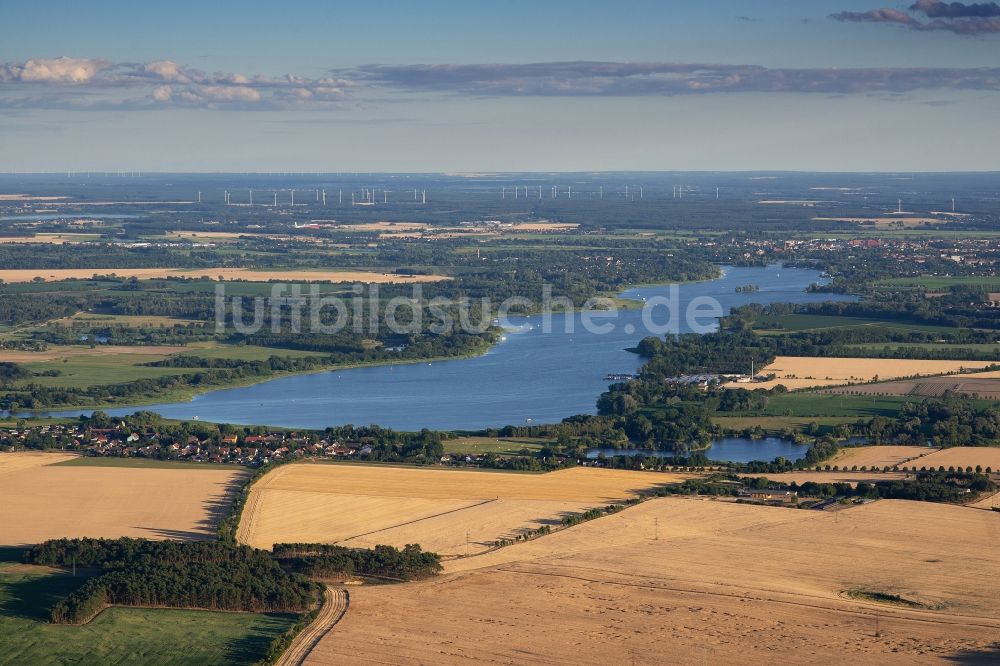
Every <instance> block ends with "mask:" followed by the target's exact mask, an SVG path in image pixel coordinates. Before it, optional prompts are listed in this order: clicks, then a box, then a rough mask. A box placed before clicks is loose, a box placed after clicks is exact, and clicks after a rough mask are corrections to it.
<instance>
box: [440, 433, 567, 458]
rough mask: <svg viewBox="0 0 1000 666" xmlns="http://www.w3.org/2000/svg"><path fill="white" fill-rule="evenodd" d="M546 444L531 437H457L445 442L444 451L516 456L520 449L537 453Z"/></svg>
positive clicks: (542, 440) (546, 442) (546, 441)
mask: <svg viewBox="0 0 1000 666" xmlns="http://www.w3.org/2000/svg"><path fill="white" fill-rule="evenodd" d="M548 443H549V441H548V440H544V439H536V438H532V437H500V438H497V437H458V438H456V439H448V440H445V441H444V450H445V451H446V452H448V453H457V454H461V455H473V454H479V455H482V454H485V453H499V454H503V455H517V454H519V453H520V452H521V449H528V450H529V451H537V450H538V449H540V448H542V447H543V446H545V445H546V444H548Z"/></svg>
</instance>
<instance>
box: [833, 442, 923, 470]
mask: <svg viewBox="0 0 1000 666" xmlns="http://www.w3.org/2000/svg"><path fill="white" fill-rule="evenodd" d="M936 450H937V449H932V448H928V447H926V446H852V447H850V448H843V449H841V450H840V451H839V452H838V453H837V455H835V456H834V457H833V458H831V459H830V460H827V461H824V462H823V464H824V465H827V464H829V465H840V466H841V467H843V466H844V465H857V466H858V467H861V466H865V467H878V468H882V467H886V466H889V467H892V466H893V465H902V464H904V463H906V466H907V467H909V466H910V465H912V464H916V462H917V460H918V459H919V458H920V457H921V456H927V455H928V454H930V453H933V452H934V451H936Z"/></svg>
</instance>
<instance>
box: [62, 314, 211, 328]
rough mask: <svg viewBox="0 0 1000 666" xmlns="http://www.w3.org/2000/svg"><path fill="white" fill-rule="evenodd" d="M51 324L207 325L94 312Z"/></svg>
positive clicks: (155, 317) (169, 318) (163, 318)
mask: <svg viewBox="0 0 1000 666" xmlns="http://www.w3.org/2000/svg"><path fill="white" fill-rule="evenodd" d="M46 323H49V324H57V325H59V326H72V325H73V324H93V325H97V326H129V327H132V328H148V327H151V326H153V327H171V326H187V325H188V324H206V322H204V321H198V320H196V319H177V318H175V317H164V316H162V315H104V314H94V313H92V312H77V313H76V314H75V315H71V316H69V317H63V318H62V319H53V320H51V321H49V322H46Z"/></svg>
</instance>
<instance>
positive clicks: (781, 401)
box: [733, 391, 914, 421]
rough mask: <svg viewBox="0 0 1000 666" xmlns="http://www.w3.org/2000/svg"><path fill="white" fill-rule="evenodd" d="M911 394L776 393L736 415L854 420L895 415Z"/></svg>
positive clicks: (908, 400) (910, 398)
mask: <svg viewBox="0 0 1000 666" xmlns="http://www.w3.org/2000/svg"><path fill="white" fill-rule="evenodd" d="M913 401H914V398H912V397H908V396H861V395H830V394H825V393H813V392H810V391H796V392H794V393H785V394H782V395H775V396H772V397H771V399H770V400H768V403H767V407H765V408H764V409H763V410H761V411H759V412H754V413H752V414H751V413H736V414H733V415H734V416H737V415H738V416H784V417H796V418H804V417H809V420H810V421H812V420H816V419H815V418H812V417H824V416H828V417H829V416H835V417H848V418H850V419H851V420H856V419H870V418H872V417H873V416H893V415H895V414H896V413H897V412H899V409H900V408H901V407H902V406H903V405H904V404H905V403H907V402H913Z"/></svg>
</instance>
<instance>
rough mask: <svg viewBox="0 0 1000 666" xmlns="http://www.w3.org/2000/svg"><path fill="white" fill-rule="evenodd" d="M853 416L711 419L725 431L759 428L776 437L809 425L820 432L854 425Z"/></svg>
mask: <svg viewBox="0 0 1000 666" xmlns="http://www.w3.org/2000/svg"><path fill="white" fill-rule="evenodd" d="M857 420H858V417H854V416H817V417H802V416H719V415H715V416H713V417H712V423H714V424H715V425H717V426H719V427H721V428H726V429H727V430H736V431H740V430H746V429H748V428H754V427H756V426H760V428H761V429H762V430H764V432H766V433H767V434H768V435H778V434H780V433H782V432H783V431H785V430H789V429H791V430H802V429H804V428H806V427H807V426H809V425H810V424H811V423H815V424H817V425H818V426H819V427H820V429H821V431H826V430H829V429H831V428H833V427H835V426H838V425H843V424H845V423H854V422H855V421H857Z"/></svg>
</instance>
